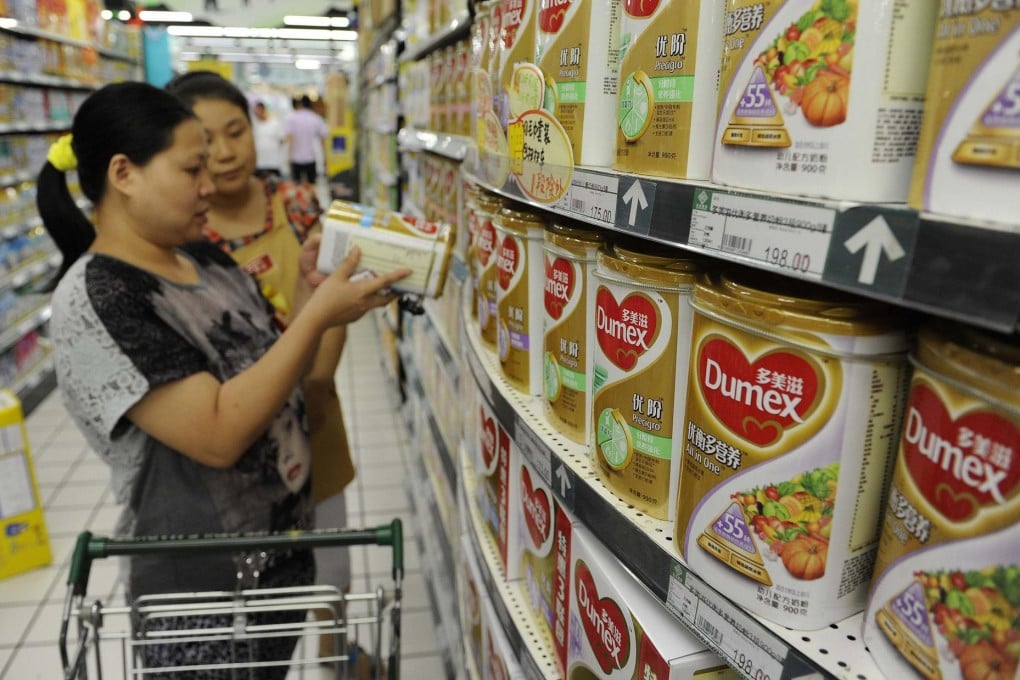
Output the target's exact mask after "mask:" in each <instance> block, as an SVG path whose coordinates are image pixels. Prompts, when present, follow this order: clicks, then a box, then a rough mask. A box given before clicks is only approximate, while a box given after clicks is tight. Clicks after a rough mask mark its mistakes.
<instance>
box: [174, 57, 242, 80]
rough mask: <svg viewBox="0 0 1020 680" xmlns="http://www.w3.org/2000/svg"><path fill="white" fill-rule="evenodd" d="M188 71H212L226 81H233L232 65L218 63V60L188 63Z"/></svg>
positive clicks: (201, 60) (223, 62) (200, 60)
mask: <svg viewBox="0 0 1020 680" xmlns="http://www.w3.org/2000/svg"><path fill="white" fill-rule="evenodd" d="M186 63H187V64H188V70H189V71H212V72H213V73H217V74H219V75H221V76H223V77H224V78H226V79H227V80H233V79H234V65H233V64H231V63H229V62H226V61H219V60H218V59H199V60H198V61H189V62H186Z"/></svg>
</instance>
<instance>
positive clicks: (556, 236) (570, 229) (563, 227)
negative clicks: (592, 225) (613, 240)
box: [545, 220, 605, 257]
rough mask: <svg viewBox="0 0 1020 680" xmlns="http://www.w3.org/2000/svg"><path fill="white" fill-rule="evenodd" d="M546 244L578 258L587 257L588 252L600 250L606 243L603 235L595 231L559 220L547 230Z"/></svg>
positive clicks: (575, 223) (547, 227) (548, 226)
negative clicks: (592, 249)
mask: <svg viewBox="0 0 1020 680" xmlns="http://www.w3.org/2000/svg"><path fill="white" fill-rule="evenodd" d="M545 240H546V243H551V244H553V245H556V246H559V247H560V248H563V249H565V250H568V251H570V252H572V253H574V254H576V255H577V256H578V257H585V256H586V252H585V251H587V250H590V249H591V248H598V247H599V246H600V245H602V243H603V242H604V241H605V237H603V235H602V233H601V232H599V231H597V230H595V229H586V228H584V227H583V226H582V225H581V224H579V223H577V222H573V221H565V220H559V221H557V222H554V223H552V224H549V225H547V226H546V228H545Z"/></svg>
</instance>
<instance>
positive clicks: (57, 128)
mask: <svg viewBox="0 0 1020 680" xmlns="http://www.w3.org/2000/svg"><path fill="white" fill-rule="evenodd" d="M70 129H71V121H67V122H63V123H59V122H56V121H41V122H38V123H2V124H0V135H12V134H17V133H19V132H20V133H26V132H34V133H43V132H65V131H67V130H70Z"/></svg>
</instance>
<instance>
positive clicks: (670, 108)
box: [613, 0, 722, 179]
mask: <svg viewBox="0 0 1020 680" xmlns="http://www.w3.org/2000/svg"><path fill="white" fill-rule="evenodd" d="M621 23H622V25H621V30H620V54H621V61H620V81H619V87H618V92H619V101H618V106H617V131H616V162H615V164H614V166H613V167H615V168H616V169H618V170H626V171H630V172H640V173H645V174H648V175H659V176H662V177H686V178H690V179H706V178H707V177H708V176H709V174H710V172H711V168H712V129H713V126H714V125H715V110H716V106H717V104H718V92H719V90H718V88H719V59H720V55H721V53H722V46H721V45H720V43H719V38H718V36H719V35H720V34H721V33H722V2H720V1H719V0H623V20H622V22H621Z"/></svg>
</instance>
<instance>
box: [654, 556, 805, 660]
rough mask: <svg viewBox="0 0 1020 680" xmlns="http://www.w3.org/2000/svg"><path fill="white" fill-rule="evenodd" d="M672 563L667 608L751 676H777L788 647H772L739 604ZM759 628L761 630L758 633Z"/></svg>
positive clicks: (726, 658) (724, 656)
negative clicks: (735, 603)
mask: <svg viewBox="0 0 1020 680" xmlns="http://www.w3.org/2000/svg"><path fill="white" fill-rule="evenodd" d="M685 571H686V570H685V569H684V568H683V567H681V566H679V565H675V566H674V569H673V573H672V574H671V575H670V579H669V592H668V593H667V596H666V608H667V609H668V610H669V611H670V612H672V613H673V615H674V616H676V617H677V618H679V619H680V620H681V621H683V622H684V623H685V624H687V626H688V627H690V628H692V629H694V630H696V631H698V632H699V633H701V635H702V636H703V637H704V638H705V639H706V640H709V641H710V642H711V643H712V647H713V649H714V650H715V651H716V652H717V653H718V654H719V655H720V656H722V657H723V658H724V659H725V660H726V662H727V663H729V664H730V665H731V666H733V667H734V668H736V669H738V670H739V671H740V672H741V674H742V675H744V676H745V677H747V678H751V680H780V678H782V676H783V661H782V659H785V657H786V653H787V650H786V649H785V648H774V647H775V645H774V643H773V642H772V641H771V640H769V639H767V638H766V637H765V633H764V631H763V630H762V629H761V627H760V626H758V625H757V624H756V622H755V621H754V620H753V619H752V618H751V617H749V616H748V615H747V614H746V613H744V612H743V611H742V610H741V609H740V608H739V607H737V606H736V605H734V604H733V603H732V602H730V601H729V600H727V599H725V598H724V597H722V596H721V595H718V594H717V593H716V592H715V591H713V590H712V589H711V588H709V587H708V586H706V585H705V584H704V582H702V581H701V579H699V578H697V577H696V576H694V575H693V574H691V573H690V572H686V573H685ZM759 632H760V634H759Z"/></svg>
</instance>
